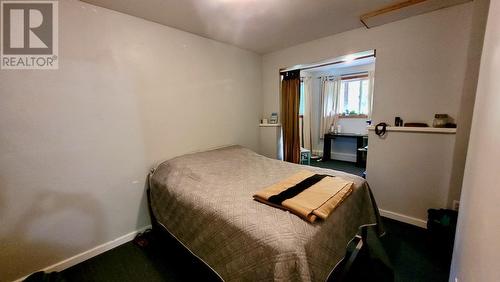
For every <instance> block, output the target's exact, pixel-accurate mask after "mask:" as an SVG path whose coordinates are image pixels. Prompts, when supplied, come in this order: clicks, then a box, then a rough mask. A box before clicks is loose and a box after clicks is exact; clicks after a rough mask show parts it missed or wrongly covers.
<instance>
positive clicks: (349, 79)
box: [337, 74, 370, 118]
mask: <svg viewBox="0 0 500 282" xmlns="http://www.w3.org/2000/svg"><path fill="white" fill-rule="evenodd" d="M354 81H359V82H360V83H359V94H358V95H359V98H358V99H359V105H358V112H359V111H360V110H361V102H362V99H361V96H362V95H363V81H368V82H369V76H368V74H362V75H345V76H342V77H341V83H342V87H344V93H339V94H340V95H341V97H339V99H346V97H348V96H349V93H348V92H349V87H348V86H347V84H348V83H349V82H354ZM368 95H370V93H369V92H368ZM368 100H370V97H368ZM344 101H345V100H344ZM344 105H345V102H344ZM338 111H339V112H338V113H337V114H338V116H339V118H368V114H366V113H358V114H352V115H351V114H345V112H343V111H342V112H340V109H338Z"/></svg>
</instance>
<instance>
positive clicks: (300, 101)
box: [299, 80, 305, 116]
mask: <svg viewBox="0 0 500 282" xmlns="http://www.w3.org/2000/svg"><path fill="white" fill-rule="evenodd" d="M304 104H305V101H304V81H302V80H301V81H300V96H299V116H303V115H304V107H305V105H304Z"/></svg>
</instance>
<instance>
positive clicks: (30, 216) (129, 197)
mask: <svg viewBox="0 0 500 282" xmlns="http://www.w3.org/2000/svg"><path fill="white" fill-rule="evenodd" d="M59 6H60V7H59V14H60V21H59V29H60V35H59V40H60V42H59V50H60V54H59V55H60V56H59V57H60V64H59V66H60V67H59V70H56V71H29V70H26V71H19V70H16V71H12V70H10V71H6V70H2V71H0V99H1V102H0V128H1V130H0V150H1V152H2V153H1V154H0V187H1V189H0V218H1V220H0V221H1V223H2V224H1V225H0V246H1V252H0V280H2V281H5V280H12V279H15V278H19V277H21V276H23V275H26V274H28V273H29V272H31V271H34V270H37V269H40V268H42V267H46V266H48V265H50V264H53V263H56V262H58V261H61V260H63V259H66V258H68V257H70V256H73V255H75V254H78V253H80V252H82V251H85V250H88V249H90V248H92V247H95V246H96V245H98V244H101V243H104V242H107V241H110V240H113V239H115V238H117V237H119V236H121V235H123V234H126V233H129V232H131V231H134V230H136V229H138V228H140V227H143V226H146V225H148V224H149V217H148V215H147V208H146V202H145V197H146V196H145V191H144V183H145V177H146V174H147V172H148V169H149V168H150V167H152V166H153V165H154V164H156V163H158V162H159V161H161V160H164V159H168V158H171V157H174V156H177V155H181V154H184V153H187V152H191V151H194V150H202V149H207V148H210V147H214V146H220V145H224V144H235V143H238V144H242V145H245V146H248V147H250V148H251V149H254V150H257V149H258V148H259V141H258V138H259V136H258V134H259V133H258V132H259V131H258V120H259V118H260V114H261V107H262V101H261V96H260V95H259V93H260V91H261V57H260V56H258V55H256V54H254V53H251V52H248V51H244V50H241V49H238V48H235V47H231V46H229V45H226V44H222V43H218V42H215V41H212V40H208V39H205V38H202V37H198V36H195V35H192V34H188V33H185V32H181V31H179V30H175V29H172V28H168V27H165V26H161V25H158V24H155V23H152V22H147V21H144V20H142V19H138V18H134V17H131V16H127V15H124V14H120V13H117V12H113V11H110V10H106V9H102V8H98V7H94V6H91V5H88V4H85V3H82V2H78V1H75V0H71V1H66V0H65V1H59Z"/></svg>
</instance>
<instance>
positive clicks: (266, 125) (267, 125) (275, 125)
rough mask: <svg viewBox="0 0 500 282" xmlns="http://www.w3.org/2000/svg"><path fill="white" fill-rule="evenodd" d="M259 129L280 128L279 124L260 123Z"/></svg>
mask: <svg viewBox="0 0 500 282" xmlns="http://www.w3.org/2000/svg"><path fill="white" fill-rule="evenodd" d="M259 126H260V127H280V126H281V124H279V123H261V124H259Z"/></svg>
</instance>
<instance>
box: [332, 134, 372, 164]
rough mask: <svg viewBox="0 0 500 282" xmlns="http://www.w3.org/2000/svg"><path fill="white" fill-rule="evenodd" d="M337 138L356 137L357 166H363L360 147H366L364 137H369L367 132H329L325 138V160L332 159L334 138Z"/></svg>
mask: <svg viewBox="0 0 500 282" xmlns="http://www.w3.org/2000/svg"><path fill="white" fill-rule="evenodd" d="M336 138H355V139H356V166H362V162H363V161H362V152H361V151H359V150H358V149H359V148H362V147H364V146H365V145H364V142H363V139H364V138H368V135H366V134H356V133H327V134H325V136H324V139H323V159H322V160H323V161H324V162H326V161H329V160H331V150H332V140H334V139H336Z"/></svg>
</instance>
